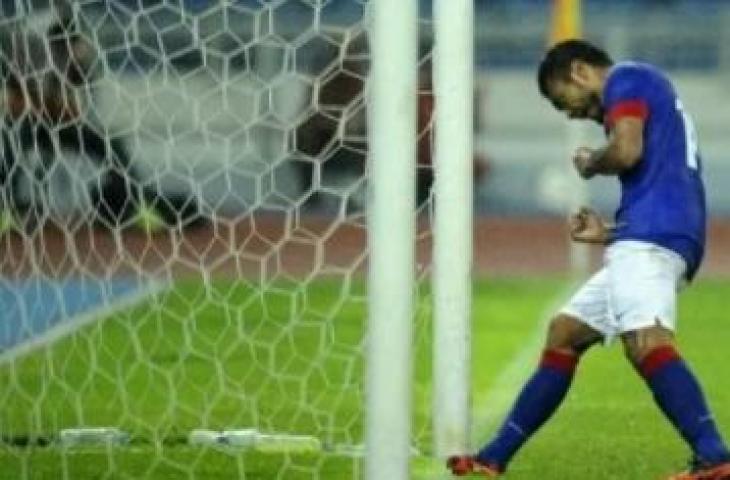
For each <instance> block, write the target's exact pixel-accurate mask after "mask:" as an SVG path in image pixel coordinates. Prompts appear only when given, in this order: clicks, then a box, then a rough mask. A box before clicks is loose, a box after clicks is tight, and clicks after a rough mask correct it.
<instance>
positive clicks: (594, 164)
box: [573, 116, 644, 179]
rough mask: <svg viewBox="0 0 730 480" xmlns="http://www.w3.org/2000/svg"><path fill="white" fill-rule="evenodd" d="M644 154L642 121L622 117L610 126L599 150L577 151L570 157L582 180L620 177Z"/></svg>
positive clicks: (633, 117)
mask: <svg viewBox="0 0 730 480" xmlns="http://www.w3.org/2000/svg"><path fill="white" fill-rule="evenodd" d="M643 151H644V118H643V117H641V116H623V117H620V118H618V119H616V121H615V122H613V124H612V126H611V131H610V134H609V137H608V143H607V144H606V145H605V146H604V147H602V148H599V149H595V150H593V149H589V148H585V147H581V148H579V149H578V150H577V151H576V153H575V156H574V157H573V163H574V165H575V168H576V170H577V171H578V174H580V176H581V177H583V178H584V179H589V178H591V177H593V176H595V175H620V174H621V173H623V172H626V171H628V170H631V169H632V168H634V166H636V164H637V163H639V161H640V160H641V156H642V154H643Z"/></svg>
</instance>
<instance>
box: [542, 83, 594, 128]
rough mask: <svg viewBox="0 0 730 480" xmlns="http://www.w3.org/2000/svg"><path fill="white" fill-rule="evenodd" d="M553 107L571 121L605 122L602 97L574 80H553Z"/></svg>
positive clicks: (550, 94)
mask: <svg viewBox="0 0 730 480" xmlns="http://www.w3.org/2000/svg"><path fill="white" fill-rule="evenodd" d="M549 97H550V101H551V102H552V104H553V106H554V107H555V108H556V109H557V110H558V111H561V112H565V114H566V115H567V116H568V118H570V119H577V120H594V121H596V122H598V123H602V122H603V107H602V106H601V97H600V95H598V94H597V93H595V92H594V91H592V90H591V89H590V88H588V87H587V86H584V85H581V83H580V82H577V81H575V80H574V79H572V78H571V79H565V80H563V79H556V80H553V81H552V82H551V84H550V88H549Z"/></svg>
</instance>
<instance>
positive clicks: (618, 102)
mask: <svg viewBox="0 0 730 480" xmlns="http://www.w3.org/2000/svg"><path fill="white" fill-rule="evenodd" d="M647 75H648V74H647V72H646V71H645V70H642V69H641V68H639V67H635V66H633V65H631V64H630V63H624V64H619V65H617V66H615V67H613V68H612V69H611V71H610V73H609V77H608V80H607V81H606V86H605V88H604V91H603V108H604V110H605V118H604V125H605V126H606V128H607V129H609V130H610V129H611V128H612V127H613V125H614V124H615V123H616V121H618V120H619V119H620V118H622V117H637V118H641V119H642V120H646V119H647V117H648V116H649V113H650V112H649V98H650V92H649V85H650V79H649V78H647Z"/></svg>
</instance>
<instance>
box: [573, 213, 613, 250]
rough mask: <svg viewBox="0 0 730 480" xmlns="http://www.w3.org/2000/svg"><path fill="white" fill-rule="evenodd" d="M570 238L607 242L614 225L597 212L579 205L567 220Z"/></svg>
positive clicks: (588, 241) (587, 241)
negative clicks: (605, 220)
mask: <svg viewBox="0 0 730 480" xmlns="http://www.w3.org/2000/svg"><path fill="white" fill-rule="evenodd" d="M568 224H569V227H570V238H571V239H572V240H573V241H574V242H579V243H593V244H599V245H605V244H607V243H608V242H609V241H610V240H611V237H612V235H613V232H614V229H615V227H614V226H613V225H610V224H608V223H606V222H604V221H603V219H602V218H601V216H600V215H598V213H597V212H596V211H595V210H593V209H591V208H588V207H581V208H580V209H579V210H578V211H577V212H576V213H574V214H573V215H571V216H570V219H569V221H568Z"/></svg>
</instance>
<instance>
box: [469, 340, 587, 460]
mask: <svg viewBox="0 0 730 480" xmlns="http://www.w3.org/2000/svg"><path fill="white" fill-rule="evenodd" d="M577 363H578V357H577V356H575V355H570V354H567V353H562V352H558V351H555V350H546V351H545V353H544V354H543V357H542V361H541V362H540V367H539V368H538V370H537V372H535V373H534V374H533V376H532V378H530V380H529V381H528V382H527V384H525V386H524V388H523V389H522V392H521V393H520V395H519V396H518V397H517V401H516V402H515V404H514V406H513V407H512V411H511V412H510V413H509V415H508V416H507V419H506V420H505V421H504V424H503V425H502V427H501V428H500V429H499V431H498V432H497V435H496V436H495V437H494V439H493V440H492V441H491V442H490V443H489V444H488V445H486V446H485V447H484V448H483V449H482V450H481V451H480V452H479V453H478V454H477V456H476V458H477V460H478V461H479V462H481V463H484V464H489V465H493V466H496V467H497V468H499V469H500V470H502V471H504V470H505V469H506V467H507V464H508V463H509V461H510V460H511V459H512V457H513V456H514V454H515V453H517V450H519V448H520V447H521V446H522V445H523V444H524V443H525V442H526V441H527V440H528V439H529V438H530V436H531V435H532V434H533V433H535V432H536V431H537V429H538V428H540V426H541V425H542V424H543V423H545V421H546V420H547V419H548V418H550V416H551V415H552V414H553V413H554V412H555V410H557V409H558V406H560V403H561V402H562V401H563V398H565V394H566V393H567V392H568V388H569V387H570V384H571V382H572V380H573V373H574V372H575V367H576V365H577Z"/></svg>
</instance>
